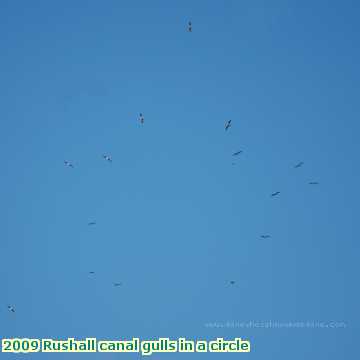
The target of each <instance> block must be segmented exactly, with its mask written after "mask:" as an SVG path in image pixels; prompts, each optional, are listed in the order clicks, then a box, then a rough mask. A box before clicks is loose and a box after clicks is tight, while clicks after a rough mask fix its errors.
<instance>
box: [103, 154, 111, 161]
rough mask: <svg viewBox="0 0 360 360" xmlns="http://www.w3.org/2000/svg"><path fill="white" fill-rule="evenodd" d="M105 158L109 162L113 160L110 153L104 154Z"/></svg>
mask: <svg viewBox="0 0 360 360" xmlns="http://www.w3.org/2000/svg"><path fill="white" fill-rule="evenodd" d="M103 158H104V159H105V160H107V161H109V162H112V159H111V156H110V155H103Z"/></svg>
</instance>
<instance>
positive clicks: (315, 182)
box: [309, 181, 319, 185]
mask: <svg viewBox="0 0 360 360" xmlns="http://www.w3.org/2000/svg"><path fill="white" fill-rule="evenodd" d="M309 185H319V183H318V182H317V181H310V182H309Z"/></svg>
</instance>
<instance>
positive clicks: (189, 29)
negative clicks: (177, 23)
mask: <svg viewBox="0 0 360 360" xmlns="http://www.w3.org/2000/svg"><path fill="white" fill-rule="evenodd" d="M188 31H189V32H192V23H191V21H189V22H188Z"/></svg>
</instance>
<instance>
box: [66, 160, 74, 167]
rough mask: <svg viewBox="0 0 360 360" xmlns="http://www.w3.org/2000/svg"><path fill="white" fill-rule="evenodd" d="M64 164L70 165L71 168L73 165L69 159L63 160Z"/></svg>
mask: <svg viewBox="0 0 360 360" xmlns="http://www.w3.org/2000/svg"><path fill="white" fill-rule="evenodd" d="M64 164H65V166H68V167H71V168H73V167H74V165H73V164H72V163H71V162H70V161H67V160H64Z"/></svg>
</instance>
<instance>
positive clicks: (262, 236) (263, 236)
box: [261, 235, 271, 239]
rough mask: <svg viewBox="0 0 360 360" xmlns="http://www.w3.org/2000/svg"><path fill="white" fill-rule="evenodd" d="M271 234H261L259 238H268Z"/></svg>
mask: <svg viewBox="0 0 360 360" xmlns="http://www.w3.org/2000/svg"><path fill="white" fill-rule="evenodd" d="M270 237H271V236H270V235H261V238H262V239H268V238H270Z"/></svg>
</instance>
